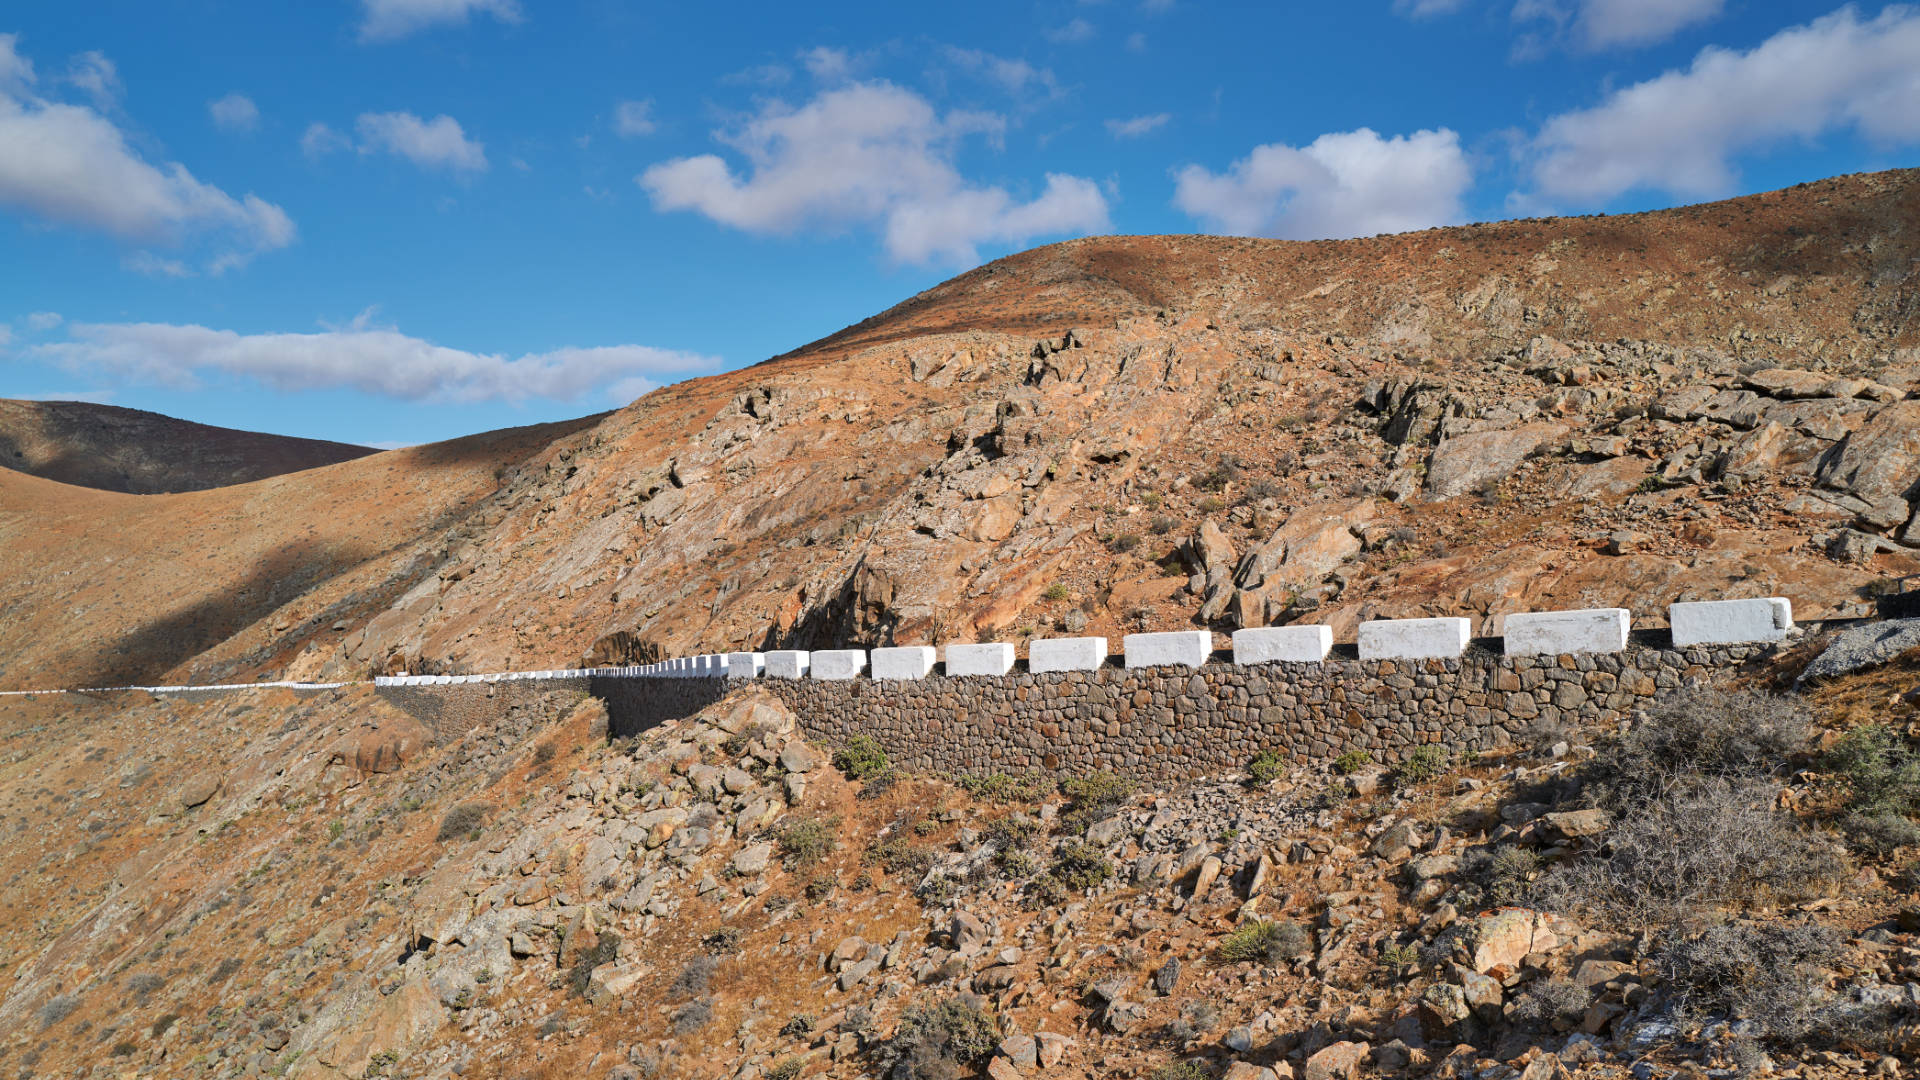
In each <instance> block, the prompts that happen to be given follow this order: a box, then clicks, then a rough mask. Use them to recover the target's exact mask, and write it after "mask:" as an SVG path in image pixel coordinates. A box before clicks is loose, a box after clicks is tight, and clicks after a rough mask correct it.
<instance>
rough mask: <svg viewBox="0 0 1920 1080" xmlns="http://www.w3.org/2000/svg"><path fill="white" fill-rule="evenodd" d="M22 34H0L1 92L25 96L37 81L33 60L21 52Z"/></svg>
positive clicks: (12, 95)
mask: <svg viewBox="0 0 1920 1080" xmlns="http://www.w3.org/2000/svg"><path fill="white" fill-rule="evenodd" d="M19 42H20V35H18V34H0V94H4V95H7V96H9V97H17V96H23V95H25V94H26V92H27V91H28V90H30V89H32V87H33V84H34V82H35V76H34V74H33V61H31V60H28V59H27V58H26V57H24V56H21V55H20V52H19V48H18V46H19Z"/></svg>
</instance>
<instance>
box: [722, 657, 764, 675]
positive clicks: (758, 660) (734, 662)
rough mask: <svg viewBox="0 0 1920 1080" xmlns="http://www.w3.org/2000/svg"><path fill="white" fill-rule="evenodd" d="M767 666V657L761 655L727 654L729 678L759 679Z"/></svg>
mask: <svg viewBox="0 0 1920 1080" xmlns="http://www.w3.org/2000/svg"><path fill="white" fill-rule="evenodd" d="M766 664H767V659H766V657H765V656H763V655H761V654H760V653H757V652H730V653H728V654H727V678H729V679H757V678H759V677H760V671H761V669H763V668H764V667H766Z"/></svg>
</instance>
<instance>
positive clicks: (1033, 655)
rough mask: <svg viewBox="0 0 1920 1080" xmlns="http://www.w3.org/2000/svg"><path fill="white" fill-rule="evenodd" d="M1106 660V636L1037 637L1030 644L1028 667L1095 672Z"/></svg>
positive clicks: (1035, 671) (1042, 669)
mask: <svg viewBox="0 0 1920 1080" xmlns="http://www.w3.org/2000/svg"><path fill="white" fill-rule="evenodd" d="M1106 662H1107V639H1106V638H1103V637H1070V638H1038V639H1036V640H1034V641H1031V642H1028V643H1027V670H1028V671H1031V672H1033V673H1035V674H1038V673H1040V672H1042V671H1093V670H1096V669H1097V668H1099V667H1100V665H1102V664H1104V663H1106Z"/></svg>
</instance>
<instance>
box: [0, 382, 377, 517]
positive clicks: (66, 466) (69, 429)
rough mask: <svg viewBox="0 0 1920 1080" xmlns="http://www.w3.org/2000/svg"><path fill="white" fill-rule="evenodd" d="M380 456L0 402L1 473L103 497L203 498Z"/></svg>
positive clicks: (166, 421) (109, 413)
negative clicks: (172, 494)
mask: <svg viewBox="0 0 1920 1080" xmlns="http://www.w3.org/2000/svg"><path fill="white" fill-rule="evenodd" d="M375 452H376V451H375V450H374V449H373V448H372V447H367V446H353V445H351V444H348V443H337V442H327V441H324V440H321V439H297V438H293V437H290V436H286V435H265V434H262V433H260V432H257V431H235V430H233V429H231V428H222V427H212V426H209V425H207V424H196V423H193V422H191V421H188V420H175V419H174V418H172V417H170V416H161V415H160V414H159V413H151V412H143V411H141V410H139V409H122V408H120V407H119V406H116V405H94V404H90V403H88V402H84V401H13V400H9V399H5V398H0V466H4V467H6V468H9V469H13V470H15V471H17V472H23V473H26V474H28V475H30V476H40V477H45V478H46V479H48V480H58V481H59V482H61V483H63V484H73V485H76V486H78V487H90V488H99V489H100V490H102V491H124V492H128V493H130V494H135V495H149V494H155V493H159V492H168V491H204V490H205V489H207V488H216V487H226V486H227V485H229V484H244V483H247V482H248V481H251V480H264V479H266V478H267V477H269V476H279V475H281V474H283V473H290V472H299V471H300V470H302V469H312V468H317V467H319V466H321V465H332V464H334V463H335V462H340V461H351V460H353V459H354V458H357V457H365V456H366V455H368V454H372V453H375Z"/></svg>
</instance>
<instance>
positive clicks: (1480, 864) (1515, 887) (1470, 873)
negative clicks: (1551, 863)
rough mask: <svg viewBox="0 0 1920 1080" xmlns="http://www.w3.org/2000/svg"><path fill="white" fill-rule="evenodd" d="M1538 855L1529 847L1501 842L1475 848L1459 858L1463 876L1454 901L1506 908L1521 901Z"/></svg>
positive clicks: (1464, 904) (1529, 888) (1537, 869)
mask: <svg viewBox="0 0 1920 1080" xmlns="http://www.w3.org/2000/svg"><path fill="white" fill-rule="evenodd" d="M1539 872H1540V856H1538V855H1535V854H1534V853H1533V851H1532V850H1530V849H1528V848H1523V847H1518V846H1515V845H1512V844H1502V845H1501V846H1499V847H1497V848H1493V849H1491V850H1489V849H1487V848H1475V849H1473V850H1472V851H1469V852H1468V853H1467V855H1466V858H1465V859H1463V860H1461V865H1460V876H1461V878H1462V879H1463V880H1462V882H1461V885H1460V888H1459V889H1458V890H1456V894H1455V895H1456V899H1455V901H1454V902H1455V903H1456V904H1458V905H1460V906H1462V907H1476V908H1477V907H1506V906H1510V905H1518V904H1524V903H1526V901H1527V897H1528V895H1529V893H1530V892H1531V883H1532V881H1533V877H1534V875H1535V874H1537V873H1539Z"/></svg>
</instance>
